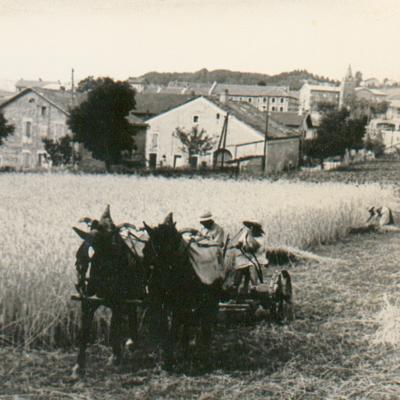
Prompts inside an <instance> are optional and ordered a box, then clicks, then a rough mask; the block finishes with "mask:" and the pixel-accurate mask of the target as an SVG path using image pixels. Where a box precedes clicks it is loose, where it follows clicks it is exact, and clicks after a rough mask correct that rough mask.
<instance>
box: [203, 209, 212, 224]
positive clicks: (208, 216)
mask: <svg viewBox="0 0 400 400" xmlns="http://www.w3.org/2000/svg"><path fill="white" fill-rule="evenodd" d="M213 220H214V219H213V216H212V214H211V212H210V211H207V212H205V213H204V214H201V215H200V222H207V221H213Z"/></svg>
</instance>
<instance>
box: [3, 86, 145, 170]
mask: <svg viewBox="0 0 400 400" xmlns="http://www.w3.org/2000/svg"><path fill="white" fill-rule="evenodd" d="M84 98H85V97H84V95H79V96H77V95H75V96H74V99H73V98H72V95H71V92H69V91H64V90H50V89H43V88H27V89H24V90H22V91H20V92H18V93H17V94H15V95H14V96H12V97H11V98H8V99H7V100H5V101H4V102H3V103H1V104H0V112H2V113H3V114H4V116H5V118H6V119H7V121H8V122H9V123H11V124H13V125H14V127H15V130H14V133H13V134H12V135H10V136H9V137H8V138H7V139H6V140H5V143H4V145H2V146H1V147H0V166H10V167H14V168H17V169H31V168H37V167H46V166H48V162H47V154H46V151H45V149H44V145H43V142H42V139H44V138H48V139H53V140H59V139H60V138H61V137H63V136H65V135H72V134H71V131H70V130H69V128H68V126H67V118H68V115H69V109H70V108H71V106H72V104H75V105H76V104H79V103H80V102H81V101H83V100H84ZM130 122H131V123H132V124H134V125H137V126H138V128H140V129H139V132H138V134H137V136H136V143H137V147H138V148H137V150H136V154H134V157H133V158H134V159H138V158H142V159H143V158H144V137H145V131H146V124H145V123H144V122H143V121H142V120H140V119H139V118H137V117H134V116H131V117H130ZM79 150H80V153H81V161H80V166H82V167H90V166H92V165H94V164H95V165H99V163H100V162H99V161H97V160H94V159H93V158H92V157H91V154H90V152H88V151H87V150H85V149H84V148H82V146H80V149H79Z"/></svg>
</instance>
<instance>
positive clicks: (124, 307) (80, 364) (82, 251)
mask: <svg viewBox="0 0 400 400" xmlns="http://www.w3.org/2000/svg"><path fill="white" fill-rule="evenodd" d="M81 222H86V223H87V224H88V225H89V226H90V231H89V232H86V231H82V230H80V229H78V228H75V227H74V228H73V229H74V231H75V232H76V233H77V234H78V235H79V237H81V238H82V239H83V240H84V242H83V243H82V244H81V246H80V247H79V250H78V252H77V254H76V269H77V272H78V284H77V285H76V288H77V290H78V292H79V294H80V297H81V306H82V315H81V318H82V321H81V324H82V325H81V334H80V344H79V353H78V359H77V364H76V365H75V366H74V369H73V376H74V377H77V376H78V375H84V374H85V368H86V348H87V344H88V342H89V339H90V329H91V325H92V321H93V317H94V313H95V312H96V310H97V308H98V307H99V306H100V305H104V306H106V307H109V308H110V309H111V311H112V317H111V326H110V341H111V346H112V350H113V356H112V361H113V362H114V363H115V364H118V363H119V362H120V361H121V357H122V348H123V329H122V328H123V325H124V324H123V322H124V317H125V316H127V317H128V325H129V336H130V338H131V342H132V341H135V340H136V335H137V310H136V306H137V304H136V303H135V300H140V299H143V297H144V279H143V278H144V273H143V267H142V260H141V257H139V255H138V254H136V253H135V252H134V249H133V250H132V249H131V248H130V247H129V246H128V245H127V243H126V242H125V240H124V239H123V238H122V237H121V234H120V229H121V228H122V227H123V226H127V225H129V224H123V225H120V226H116V225H115V224H114V222H113V221H112V219H111V215H110V208H109V206H107V208H106V210H105V212H104V214H103V215H102V217H101V219H100V220H99V221H98V220H92V219H90V218H84V219H82V220H81ZM90 249H93V251H94V254H93V255H92V257H90V255H89V250H90ZM88 271H90V272H89V276H87V275H88Z"/></svg>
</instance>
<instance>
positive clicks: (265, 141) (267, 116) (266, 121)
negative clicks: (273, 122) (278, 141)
mask: <svg viewBox="0 0 400 400" xmlns="http://www.w3.org/2000/svg"><path fill="white" fill-rule="evenodd" d="M268 125H269V96H267V110H266V113H265V134H264V154H263V159H262V163H261V165H262V174H263V175H265V167H266V166H267V140H268Z"/></svg>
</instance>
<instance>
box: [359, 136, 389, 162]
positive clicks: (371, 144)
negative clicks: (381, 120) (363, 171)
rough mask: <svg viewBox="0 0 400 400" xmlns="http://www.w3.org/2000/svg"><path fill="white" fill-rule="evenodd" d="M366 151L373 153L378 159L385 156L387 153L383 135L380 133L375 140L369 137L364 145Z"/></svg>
mask: <svg viewBox="0 0 400 400" xmlns="http://www.w3.org/2000/svg"><path fill="white" fill-rule="evenodd" d="M364 147H365V150H369V151H372V152H373V153H374V154H375V156H376V157H381V156H383V154H384V152H385V143H383V137H382V134H381V133H378V135H376V136H375V137H374V138H371V136H370V135H367V137H366V138H365V143H364Z"/></svg>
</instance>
